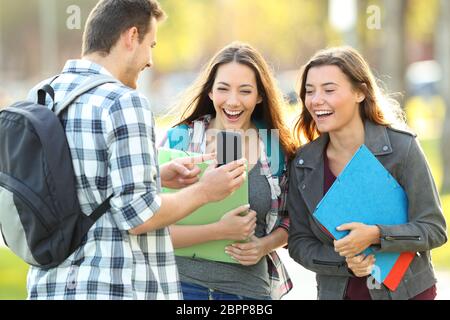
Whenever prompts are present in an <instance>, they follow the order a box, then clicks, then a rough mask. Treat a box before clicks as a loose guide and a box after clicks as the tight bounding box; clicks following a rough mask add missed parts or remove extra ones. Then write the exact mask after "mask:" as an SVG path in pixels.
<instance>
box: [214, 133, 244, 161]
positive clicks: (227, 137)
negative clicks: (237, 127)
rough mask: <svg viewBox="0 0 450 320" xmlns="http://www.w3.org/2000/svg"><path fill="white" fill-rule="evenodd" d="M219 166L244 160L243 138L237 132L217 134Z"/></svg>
mask: <svg viewBox="0 0 450 320" xmlns="http://www.w3.org/2000/svg"><path fill="white" fill-rule="evenodd" d="M216 151H217V163H218V166H221V165H224V164H227V163H229V162H232V161H236V160H238V159H241V158H242V138H241V135H240V134H239V133H237V132H230V131H220V132H219V133H218V134H217V148H216Z"/></svg>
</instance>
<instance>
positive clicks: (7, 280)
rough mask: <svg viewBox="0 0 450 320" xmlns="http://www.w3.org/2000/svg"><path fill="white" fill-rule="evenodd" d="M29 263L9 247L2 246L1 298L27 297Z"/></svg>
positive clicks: (0, 259) (0, 250)
mask: <svg viewBox="0 0 450 320" xmlns="http://www.w3.org/2000/svg"><path fill="white" fill-rule="evenodd" d="M27 272H28V265H27V264H26V263H24V262H23V261H22V260H20V259H19V258H17V257H16V256H15V255H14V254H13V253H12V252H11V251H10V250H9V249H7V248H0V300H22V299H26V297H27V291H26V277H27Z"/></svg>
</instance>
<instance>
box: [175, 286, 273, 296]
mask: <svg viewBox="0 0 450 320" xmlns="http://www.w3.org/2000/svg"><path fill="white" fill-rule="evenodd" d="M181 290H182V291H183V299H184V300H257V299H254V298H249V297H244V296H240V295H236V294H231V293H226V292H222V291H217V290H213V289H209V288H206V287H202V286H199V285H196V284H192V283H188V282H181ZM264 300H271V298H270V297H267V298H266V299H264Z"/></svg>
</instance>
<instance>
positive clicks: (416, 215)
mask: <svg viewBox="0 0 450 320" xmlns="http://www.w3.org/2000/svg"><path fill="white" fill-rule="evenodd" d="M399 183H400V184H401V185H402V186H403V187H404V189H405V191H406V194H407V196H408V218H409V223H407V224H402V225H394V226H388V225H379V226H378V227H379V228H380V230H381V247H380V248H379V250H377V251H379V252H403V251H415V252H421V251H427V250H431V249H433V248H437V247H439V246H442V245H443V244H444V243H445V242H446V241H447V234H446V223H445V219H444V216H443V214H442V207H441V204H440V200H439V194H438V192H437V189H436V185H435V183H434V180H433V177H432V175H431V172H430V168H429V167H428V164H427V161H426V159H425V156H424V154H423V151H422V149H421V148H420V146H419V144H418V142H417V141H416V139H411V144H410V146H409V150H408V153H407V155H406V158H405V161H404V163H403V174H402V176H401V177H400V178H399Z"/></svg>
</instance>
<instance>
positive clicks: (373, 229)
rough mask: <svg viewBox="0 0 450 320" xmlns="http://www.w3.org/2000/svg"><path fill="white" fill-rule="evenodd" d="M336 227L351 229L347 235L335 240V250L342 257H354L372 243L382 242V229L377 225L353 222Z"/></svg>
mask: <svg viewBox="0 0 450 320" xmlns="http://www.w3.org/2000/svg"><path fill="white" fill-rule="evenodd" d="M336 229H337V230H339V231H344V230H350V233H349V234H348V235H347V236H345V237H344V238H342V239H340V240H337V241H334V250H335V251H336V252H337V253H339V255H340V256H342V257H346V258H352V257H354V256H356V255H358V254H360V253H361V252H363V251H364V250H366V249H367V248H368V247H370V246H371V245H373V244H377V243H380V229H379V228H378V227H377V226H369V225H366V224H363V223H358V222H353V223H347V224H343V225H341V226H339V227H337V228H336Z"/></svg>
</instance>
